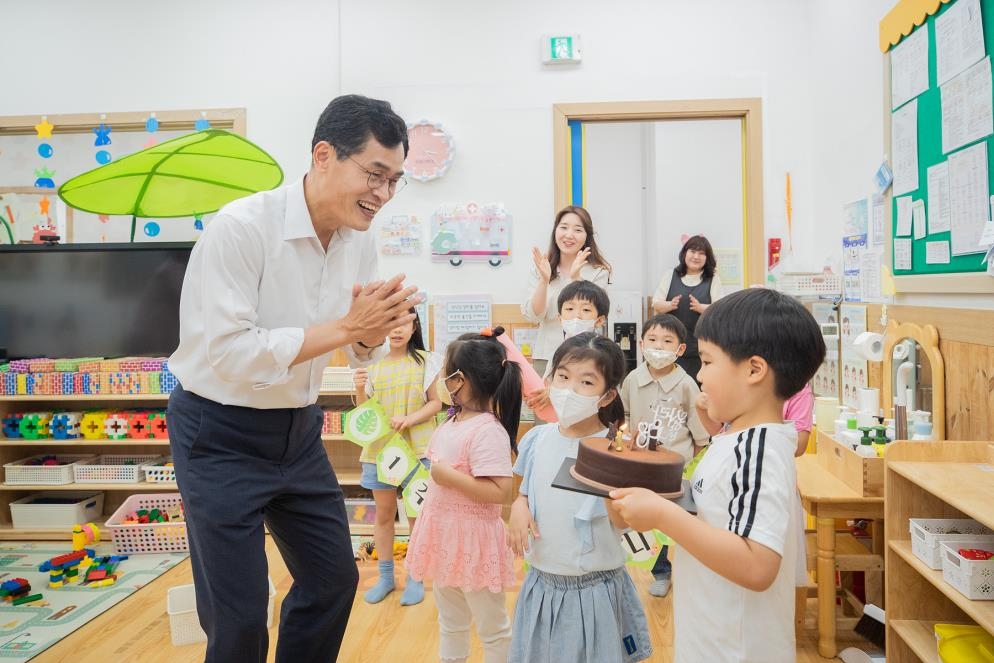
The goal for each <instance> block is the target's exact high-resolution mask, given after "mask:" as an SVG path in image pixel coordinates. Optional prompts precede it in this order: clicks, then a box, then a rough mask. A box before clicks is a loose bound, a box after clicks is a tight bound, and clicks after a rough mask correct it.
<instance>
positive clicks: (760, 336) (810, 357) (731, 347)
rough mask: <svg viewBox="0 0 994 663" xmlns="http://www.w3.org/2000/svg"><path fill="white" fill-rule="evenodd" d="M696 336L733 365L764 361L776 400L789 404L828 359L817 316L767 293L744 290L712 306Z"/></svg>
mask: <svg viewBox="0 0 994 663" xmlns="http://www.w3.org/2000/svg"><path fill="white" fill-rule="evenodd" d="M696 336H697V338H698V340H701V341H707V342H708V343H714V344H715V345H716V346H718V347H719V348H721V350H722V352H724V353H725V354H727V355H728V356H729V357H731V358H732V360H733V361H736V362H740V361H744V360H746V359H748V358H749V357H752V356H754V355H755V356H758V357H762V358H763V359H765V360H766V363H767V364H769V366H770V369H771V370H772V371H773V376H774V388H775V391H776V395H777V397H779V398H782V399H784V400H786V399H788V398H790V397H791V396H793V395H794V394H796V393H797V392H799V391H800V390H801V389H802V388H803V387H804V385H805V384H807V382H808V380H810V379H811V377H812V376H813V375H814V374H815V373H816V372H817V371H818V367H819V366H821V363H822V362H823V361H824V360H825V339H824V338H823V337H822V335H821V330H820V329H819V328H818V323H817V322H816V321H815V319H814V316H812V315H811V313H809V312H808V310H807V309H805V308H804V307H803V306H801V304H800V302H798V301H797V300H796V299H793V298H792V297H788V296H787V295H784V294H782V293H779V292H777V291H775V290H768V289H766V288H747V289H745V290H740V291H738V292H735V293H732V294H730V295H726V296H725V297H722V298H721V299H719V300H718V301H716V302H714V303H713V304H711V305H710V306H709V307H708V308H707V310H706V311H704V313H703V314H702V315H701V317H700V320H698V321H697V329H696Z"/></svg>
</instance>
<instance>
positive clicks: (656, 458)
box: [570, 437, 684, 497]
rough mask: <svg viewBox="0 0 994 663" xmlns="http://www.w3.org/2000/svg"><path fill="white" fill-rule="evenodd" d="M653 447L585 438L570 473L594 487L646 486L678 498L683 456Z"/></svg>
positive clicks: (581, 442) (603, 438)
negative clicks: (642, 447)
mask: <svg viewBox="0 0 994 663" xmlns="http://www.w3.org/2000/svg"><path fill="white" fill-rule="evenodd" d="M653 446H654V447H655V449H653V450H650V449H640V448H632V445H631V444H630V443H626V442H623V441H621V440H619V441H618V442H614V441H612V440H611V439H609V438H606V437H588V438H584V439H582V440H580V448H579V449H578V451H577V455H576V464H575V465H574V466H573V468H572V469H571V470H570V474H572V475H573V477H574V478H575V479H576V480H577V481H580V482H582V483H585V484H587V485H588V486H592V487H594V488H602V489H605V490H610V489H614V488H635V487H638V488H648V489H649V490H651V491H653V492H655V493H659V494H661V495H664V496H667V497H678V496H679V495H680V494H681V493H682V492H683V465H684V459H683V456H681V455H680V454H678V453H676V452H674V451H670V450H669V449H664V448H662V447H659V446H656V445H653ZM619 449H620V450H619Z"/></svg>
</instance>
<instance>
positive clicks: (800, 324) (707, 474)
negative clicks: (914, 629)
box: [611, 288, 825, 663]
mask: <svg viewBox="0 0 994 663" xmlns="http://www.w3.org/2000/svg"><path fill="white" fill-rule="evenodd" d="M696 332H697V338H698V341H699V342H700V352H701V360H702V362H703V364H702V368H701V372H700V374H699V376H698V377H699V379H700V380H701V389H702V391H703V392H704V393H705V394H706V395H707V401H708V406H707V411H708V416H709V417H710V418H711V419H713V420H715V421H726V422H729V427H728V432H726V433H723V434H721V435H717V436H715V437H714V439H713V440H712V442H711V446H710V448H709V450H708V453H707V454H706V455H705V456H704V457H703V459H702V460H701V462H700V464H699V465H698V466H697V468H696V470H695V471H694V475H693V478H692V479H691V485H692V487H693V488H692V490H693V497H694V502H695V503H696V506H697V515H696V516H693V515H690V514H689V513H687V512H686V511H684V510H683V509H682V508H681V507H680V506H678V505H676V504H674V503H672V502H668V501H667V500H665V499H662V498H660V497H658V496H657V495H655V494H654V493H652V492H651V491H647V490H644V489H639V488H621V489H618V490H614V491H611V497H612V498H614V503H613V504H612V509H613V510H614V511H615V512H616V513H617V514H618V515H620V516H621V517H622V518H624V519H625V520H626V521H627V522H628V524H629V525H630V526H631V527H633V528H634V529H636V530H639V531H645V530H648V529H652V528H655V529H659V530H661V531H663V532H665V533H666V534H668V535H669V536H670V537H671V538H672V539H673V540H674V541H675V542H676V543H677V544H678V545H679V546H680V548H681V549H680V551H679V553H678V554H677V557H676V566H677V568H678V571H677V572H678V573H679V575H680V582H679V583H678V584H677V586H676V589H675V590H674V601H673V614H674V634H675V637H674V646H675V658H674V660H675V662H676V663H690V662H691V661H695V662H696V661H709V662H710V661H714V662H722V661H727V662H729V663H731V662H733V661H734V662H740V661H763V662H764V663H788V662H791V663H793V661H794V660H795V659H796V656H797V654H796V648H795V642H794V614H793V612H794V569H795V566H794V565H795V558H796V555H798V554H803V553H802V551H800V550H798V534H797V530H798V528H800V527H801V522H800V517H799V516H800V509H799V508H798V504H797V500H798V497H797V490H796V481H797V480H796V468H795V465H794V450H795V447H796V441H797V432H796V430H795V428H794V426H793V425H792V424H790V423H784V421H783V403H784V401H785V400H787V399H788V398H789V397H790V396H791V395H793V394H795V393H797V392H798V391H799V390H800V389H801V387H803V386H804V384H805V383H806V382H807V381H808V380H810V379H811V376H813V375H814V374H815V371H817V370H818V366H819V365H820V364H821V362H822V360H823V359H824V357H825V341H824V339H823V338H822V336H821V334H820V332H819V328H818V324H817V323H816V322H815V320H814V318H813V317H812V316H811V314H810V313H809V312H808V311H807V310H805V309H804V307H803V306H801V305H800V304H799V303H798V302H797V301H795V300H793V299H791V298H790V297H787V296H785V295H783V294H781V293H779V292H776V291H773V290H766V289H758V288H751V289H748V290H742V291H740V292H736V293H734V294H732V295H729V296H727V297H724V298H722V299H720V300H718V301H717V302H715V303H714V304H712V305H711V307H710V308H708V310H707V311H706V312H705V313H704V314H703V315H702V316H701V319H700V322H698V324H697V330H696Z"/></svg>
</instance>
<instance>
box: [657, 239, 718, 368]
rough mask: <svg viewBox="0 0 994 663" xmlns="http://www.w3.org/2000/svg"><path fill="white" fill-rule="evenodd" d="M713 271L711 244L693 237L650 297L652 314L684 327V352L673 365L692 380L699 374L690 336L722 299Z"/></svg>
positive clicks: (696, 354) (685, 244) (695, 343)
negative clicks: (670, 316) (669, 316)
mask: <svg viewBox="0 0 994 663" xmlns="http://www.w3.org/2000/svg"><path fill="white" fill-rule="evenodd" d="M716 269H717V261H716V260H715V257H714V249H712V248H711V242H709V241H708V240H707V238H706V237H704V235H694V236H693V237H691V238H690V239H688V240H687V241H686V242H684V245H683V248H682V249H680V262H679V264H678V265H677V266H676V268H675V269H674V270H673V273H672V274H671V275H670V278H669V279H667V278H666V277H665V276H664V277H663V279H662V280H661V281H660V282H659V287H658V288H657V289H656V293H655V294H654V295H653V296H652V309H653V310H654V311H655V312H656V313H672V314H673V315H675V316H676V317H677V318H678V319H679V320H680V322H682V323H683V324H684V326H686V327H687V349H686V351H685V352H684V353H683V356H681V357H678V358H677V360H676V361H677V364H679V365H680V366H681V367H682V368H683V370H685V371H687V374H688V375H689V376H690V377H692V378H694V380H697V373H698V372H699V371H700V370H701V356H700V354H699V353H698V351H697V337H696V336H694V329H695V328H696V327H697V319H698V318H700V317H701V313H704V311H705V309H707V307H708V306H710V305H711V303H712V302H714V301H717V300H718V298H720V297H721V295H722V292H721V281H720V280H719V279H718V275H717V273H716Z"/></svg>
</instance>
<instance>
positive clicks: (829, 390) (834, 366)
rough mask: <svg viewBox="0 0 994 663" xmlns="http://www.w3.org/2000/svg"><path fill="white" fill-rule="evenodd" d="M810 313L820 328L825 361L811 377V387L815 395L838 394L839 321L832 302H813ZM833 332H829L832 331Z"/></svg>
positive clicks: (836, 395) (835, 395)
mask: <svg viewBox="0 0 994 663" xmlns="http://www.w3.org/2000/svg"><path fill="white" fill-rule="evenodd" d="M811 315H813V316H814V319H815V320H816V321H817V322H818V324H819V325H820V326H821V329H822V336H823V337H824V339H825V361H823V362H822V363H821V366H819V367H818V372H817V373H815V376H814V377H813V378H812V379H811V387H812V388H813V389H814V392H815V395H816V396H833V397H838V395H839V322H838V318H837V316H836V313H835V308H834V307H833V306H832V304H829V303H826V302H815V303H813V304H812V305H811ZM833 331H834V333H831V332H833Z"/></svg>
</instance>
